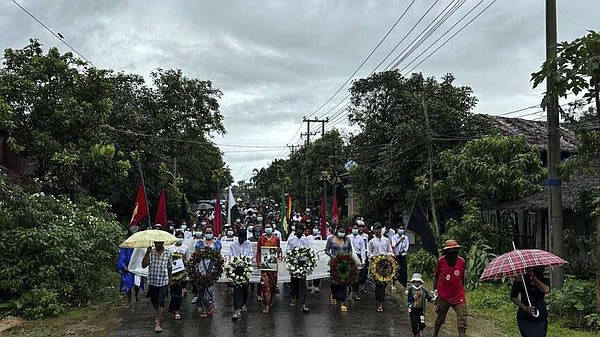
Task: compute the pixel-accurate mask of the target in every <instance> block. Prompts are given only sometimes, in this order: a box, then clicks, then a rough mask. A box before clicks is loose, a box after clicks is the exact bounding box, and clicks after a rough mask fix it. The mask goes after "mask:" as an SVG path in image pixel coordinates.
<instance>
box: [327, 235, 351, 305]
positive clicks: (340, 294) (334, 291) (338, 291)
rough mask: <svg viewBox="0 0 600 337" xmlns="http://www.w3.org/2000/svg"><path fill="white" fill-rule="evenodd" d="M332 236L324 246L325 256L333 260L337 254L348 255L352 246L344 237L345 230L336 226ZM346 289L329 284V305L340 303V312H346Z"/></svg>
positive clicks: (344, 286)
mask: <svg viewBox="0 0 600 337" xmlns="http://www.w3.org/2000/svg"><path fill="white" fill-rule="evenodd" d="M334 233H335V234H334V235H332V236H330V237H329V238H328V239H327V243H326V244H325V254H327V256H329V257H330V258H334V257H336V256H338V255H339V254H342V253H343V254H350V253H351V252H352V245H351V244H350V240H348V238H347V237H346V230H345V229H344V227H343V226H342V225H338V226H337V227H336V229H335V231H334ZM347 292H348V287H347V286H346V285H340V284H335V283H334V282H331V304H337V302H340V311H341V312H346V311H348V307H347V306H346V296H347Z"/></svg>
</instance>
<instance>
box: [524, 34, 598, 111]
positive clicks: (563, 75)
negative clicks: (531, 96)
mask: <svg viewBox="0 0 600 337" xmlns="http://www.w3.org/2000/svg"><path fill="white" fill-rule="evenodd" d="M555 70H557V73H558V77H557V79H556V81H555V84H554V85H553V86H552V87H551V89H550V92H547V93H546V95H547V96H550V94H554V95H557V96H559V97H566V96H567V94H569V92H573V93H574V94H576V95H578V94H579V93H581V92H583V94H584V95H583V96H584V98H586V99H587V100H588V102H592V101H593V102H594V104H595V106H596V114H597V118H598V122H600V33H598V32H596V31H589V33H588V34H587V35H585V36H583V37H580V38H578V39H575V40H573V41H571V42H562V43H559V44H558V47H557V53H556V57H555V58H553V59H550V60H547V61H546V62H544V64H543V65H542V68H541V69H540V70H539V71H538V72H535V73H533V74H531V80H532V81H533V87H534V88H535V87H537V86H538V85H539V84H541V83H542V82H543V81H544V80H546V79H547V78H548V77H549V76H554V75H553V73H554V71H555ZM542 105H543V106H545V105H546V99H544V101H543V102H542Z"/></svg>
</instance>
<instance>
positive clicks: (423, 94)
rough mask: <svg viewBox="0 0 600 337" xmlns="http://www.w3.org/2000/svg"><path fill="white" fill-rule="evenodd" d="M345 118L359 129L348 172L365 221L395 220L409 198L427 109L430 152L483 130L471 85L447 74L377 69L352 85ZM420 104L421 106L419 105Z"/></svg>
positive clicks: (422, 163) (421, 168)
mask: <svg viewBox="0 0 600 337" xmlns="http://www.w3.org/2000/svg"><path fill="white" fill-rule="evenodd" d="M350 92H351V95H352V96H351V102H352V105H351V106H350V108H349V119H350V122H351V123H352V124H353V125H356V126H358V127H359V128H360V133H359V134H357V135H355V136H353V137H352V138H351V139H350V148H351V152H350V155H351V156H352V158H353V159H354V160H355V161H356V162H357V163H358V166H357V168H356V169H355V170H354V172H352V174H351V181H352V186H353V189H354V190H355V192H356V194H355V197H356V198H357V199H358V202H359V209H360V213H361V214H362V215H363V216H365V217H366V218H367V219H378V220H389V221H397V219H401V218H402V215H403V213H404V212H405V211H408V209H407V207H408V206H407V205H411V204H412V201H413V200H414V190H415V182H414V177H416V176H422V175H423V174H424V173H425V172H427V169H428V165H427V158H428V135H430V134H429V132H428V130H427V127H426V125H427V124H426V121H425V114H424V109H426V110H427V114H428V116H429V121H430V126H431V133H432V134H431V136H434V137H452V138H456V141H454V142H452V141H443V142H441V141H440V142H438V141H435V142H433V143H432V153H433V156H437V155H438V154H439V153H440V152H442V151H444V150H447V149H449V148H453V147H455V146H457V145H459V144H460V143H462V141H461V140H460V139H459V138H461V137H472V136H474V135H476V134H479V133H481V132H487V129H486V127H485V125H484V123H482V122H481V121H480V120H479V119H478V118H477V117H476V116H475V115H473V114H472V113H471V109H472V108H473V107H474V106H475V103H476V101H477V100H476V99H475V97H473V95H472V90H471V88H469V87H467V86H455V85H454V77H453V76H452V75H451V74H447V75H445V76H443V77H442V78H441V79H439V80H438V79H436V78H433V77H429V78H425V77H424V76H423V75H422V74H412V75H411V76H409V77H404V76H402V75H401V74H400V73H399V72H398V71H386V72H381V73H376V74H373V75H371V76H369V77H368V78H364V79H360V80H358V81H356V82H354V83H353V85H352V88H351V90H350ZM424 105H425V106H424Z"/></svg>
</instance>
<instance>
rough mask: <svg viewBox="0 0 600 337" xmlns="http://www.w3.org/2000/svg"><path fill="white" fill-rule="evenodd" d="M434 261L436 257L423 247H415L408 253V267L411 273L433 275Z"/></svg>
mask: <svg viewBox="0 0 600 337" xmlns="http://www.w3.org/2000/svg"><path fill="white" fill-rule="evenodd" d="M436 263H437V259H436V257H435V256H434V255H433V254H431V253H430V252H428V251H426V250H424V249H417V250H415V251H413V252H411V253H410V254H408V268H409V270H410V271H411V272H413V273H420V274H422V275H424V276H428V277H433V272H434V270H435V264H436Z"/></svg>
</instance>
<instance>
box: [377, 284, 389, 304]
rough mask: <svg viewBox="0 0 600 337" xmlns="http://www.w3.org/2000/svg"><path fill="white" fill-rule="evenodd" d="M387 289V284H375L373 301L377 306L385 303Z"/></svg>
mask: <svg viewBox="0 0 600 337" xmlns="http://www.w3.org/2000/svg"><path fill="white" fill-rule="evenodd" d="M386 287H387V283H380V282H375V300H376V301H377V302H378V303H379V304H383V302H385V288H386Z"/></svg>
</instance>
